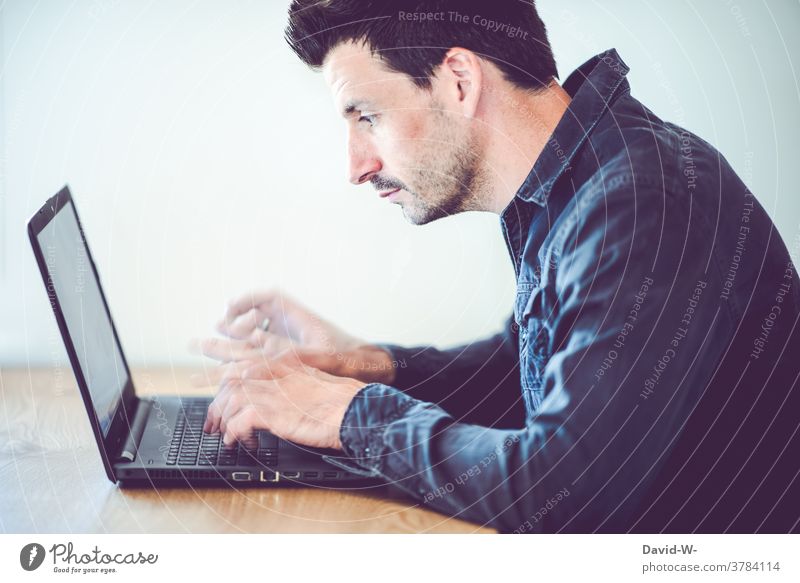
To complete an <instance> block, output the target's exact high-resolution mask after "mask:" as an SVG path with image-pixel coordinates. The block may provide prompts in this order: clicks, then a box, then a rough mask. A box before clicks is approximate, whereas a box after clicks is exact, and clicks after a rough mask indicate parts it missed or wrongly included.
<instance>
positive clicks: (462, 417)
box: [380, 318, 524, 428]
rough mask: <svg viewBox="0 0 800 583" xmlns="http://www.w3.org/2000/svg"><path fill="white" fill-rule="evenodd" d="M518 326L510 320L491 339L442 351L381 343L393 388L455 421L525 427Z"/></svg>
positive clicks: (432, 348) (428, 347)
mask: <svg viewBox="0 0 800 583" xmlns="http://www.w3.org/2000/svg"><path fill="white" fill-rule="evenodd" d="M517 337H518V326H517V324H516V322H514V319H513V318H509V319H508V320H507V321H506V323H505V326H504V328H503V331H502V332H500V333H499V334H496V335H494V336H492V337H490V338H487V339H484V340H481V341H478V342H473V343H470V344H466V345H464V346H459V347H457V348H452V349H449V350H439V349H436V348H434V347H431V346H420V347H415V348H406V347H402V346H397V345H394V344H381V345H380V346H381V348H383V349H384V350H386V351H387V352H389V354H390V355H391V357H392V361H393V363H395V371H396V376H395V380H394V383H393V386H394V387H395V388H398V389H400V390H402V391H403V392H405V393H406V394H407V395H409V396H411V397H414V398H416V399H419V400H422V401H428V402H432V403H436V404H437V405H439V406H440V407H442V408H443V409H445V410H446V411H448V412H449V413H450V414H451V415H453V417H454V418H455V419H458V420H459V421H462V422H466V423H477V424H480V425H487V426H493V427H517V428H519V427H522V425H523V424H524V413H523V410H522V407H521V405H522V397H521V393H520V383H519V352H518V350H519V349H518V343H517Z"/></svg>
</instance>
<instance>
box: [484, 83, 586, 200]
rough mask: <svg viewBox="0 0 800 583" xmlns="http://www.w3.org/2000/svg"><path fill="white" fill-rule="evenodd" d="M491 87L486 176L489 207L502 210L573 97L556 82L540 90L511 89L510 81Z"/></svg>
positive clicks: (486, 141) (511, 197) (489, 94)
mask: <svg viewBox="0 0 800 583" xmlns="http://www.w3.org/2000/svg"><path fill="white" fill-rule="evenodd" d="M485 89H486V99H487V101H486V107H485V109H484V111H485V112H486V115H485V117H484V122H485V124H486V125H485V128H486V129H485V132H486V134H485V138H486V140H485V143H486V149H485V152H486V155H485V157H484V176H485V177H486V178H487V184H488V186H489V190H490V192H489V193H488V197H487V199H486V201H487V206H488V207H489V208H486V210H487V211H492V212H495V213H498V214H500V213H502V212H503V210H504V209H505V208H506V207H507V206H508V205H509V203H510V202H511V201H512V200H513V198H514V196H515V195H516V193H517V190H519V187H520V186H522V183H523V182H525V179H526V178H527V177H528V174H530V171H531V168H533V165H534V163H535V162H536V159H537V158H538V157H539V154H541V153H542V150H544V147H545V145H546V144H547V142H548V141H549V140H550V138H551V136H552V134H553V130H555V128H556V125H558V122H559V121H560V120H561V117H562V116H563V115H564V112H565V111H566V110H567V107H568V106H569V103H570V96H569V94H568V93H567V92H566V91H564V90H563V89H562V88H561V86H560V85H559V84H558V83H556V82H555V81H553V82H552V83H551V84H550V85H549V86H548V87H547V88H546V89H544V90H543V91H540V92H538V93H536V94H532V93H529V92H526V91H522V90H519V89H512V90H508V83H507V82H496V83H493V84H491V85H490V86H489V87H487V88H485Z"/></svg>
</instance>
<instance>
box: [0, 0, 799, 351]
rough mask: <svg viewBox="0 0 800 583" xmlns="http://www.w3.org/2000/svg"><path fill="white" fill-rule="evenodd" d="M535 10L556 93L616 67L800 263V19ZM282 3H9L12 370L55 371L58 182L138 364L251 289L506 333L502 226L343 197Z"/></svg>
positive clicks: (611, 6) (328, 121)
mask: <svg viewBox="0 0 800 583" xmlns="http://www.w3.org/2000/svg"><path fill="white" fill-rule="evenodd" d="M538 4H539V8H540V10H541V12H542V14H543V17H544V18H545V21H546V22H547V23H548V26H549V29H550V34H551V40H552V41H553V44H554V46H555V49H556V55H557V58H558V62H559V68H560V70H561V72H562V79H563V78H566V75H567V74H568V73H569V72H570V71H571V70H572V69H574V68H575V67H576V66H577V65H579V64H580V63H581V62H583V61H584V60H585V59H586V58H588V57H589V56H591V55H592V54H594V53H596V52H599V51H601V50H603V49H605V48H608V47H611V46H615V47H616V48H617V49H618V50H619V51H620V53H621V55H622V56H623V58H624V59H625V61H626V62H627V63H628V64H629V65H630V66H631V68H632V71H631V74H630V79H631V83H632V85H633V91H634V95H636V96H638V97H639V98H640V99H642V100H643V101H644V102H645V103H647V104H648V105H650V107H651V109H653V110H654V111H655V112H656V113H658V114H660V115H662V116H664V117H666V118H667V119H670V120H672V121H676V122H678V123H681V124H683V125H686V126H687V127H688V128H689V129H691V130H693V131H695V132H697V133H699V134H700V135H702V136H704V137H705V138H707V139H708V140H709V141H711V142H712V143H714V144H716V145H717V146H718V147H719V148H720V149H721V150H722V151H723V153H724V154H725V155H726V156H727V157H728V159H729V160H730V161H731V163H732V164H733V165H734V166H735V167H736V168H737V169H738V170H739V171H740V173H741V174H742V176H743V177H744V178H745V181H746V182H747V183H748V184H749V185H750V186H751V188H752V189H753V190H754V192H755V193H756V195H757V196H758V198H759V199H760V200H761V202H762V204H764V206H765V207H766V208H767V209H769V211H770V213H771V214H772V215H773V216H774V217H775V220H776V223H777V224H778V226H779V228H780V229H781V231H782V232H783V234H784V236H785V238H787V240H790V246H791V241H792V240H794V238H795V237H796V236H797V234H798V233H800V229H799V225H800V201H798V196H797V188H796V186H795V183H794V178H795V176H794V174H795V172H793V170H794V167H795V166H796V165H797V160H799V159H800V131H798V130H800V108H798V98H799V97H800V92H798V81H797V77H796V74H795V69H796V65H797V57H798V55H800V52H799V51H798V48H800V40H798V39H799V38H800V37H798V28H799V27H800V5H798V3H797V2H796V1H792V0H783V1H774V2H770V3H769V5H767V4H766V3H756V2H748V3H744V2H743V3H742V5H741V6H739V5H736V4H735V3H733V2H726V1H725V0H720V1H712V0H706V1H704V2H698V1H692V2H678V3H672V2H670V3H663V2H662V3H656V2H655V1H650V2H634V1H632V0H631V1H626V2H622V1H620V0H614V1H608V0H605V1H603V2H602V3H601V2H589V1H586V2H573V3H570V5H569V8H564V5H565V3H563V2H559V1H557V0H547V1H544V0H540V1H539V3H538ZM287 5H288V2H285V1H274V0H270V1H269V2H246V1H239V2H226V3H225V4H224V6H225V10H224V12H223V11H222V9H221V8H220V6H222V4H220V3H218V2H211V1H201V2H149V3H145V2H139V1H132V0H119V1H114V0H106V1H101V0H92V1H83V0H80V1H76V2H61V1H55V0H43V1H41V2H30V1H26V0H6V2H5V3H3V4H2V8H0V24H1V26H0V43H1V44H2V52H0V54H1V55H2V61H1V62H0V75H1V76H0V86H1V87H2V94H1V95H0V107H2V114H1V115H0V132H2V134H1V135H2V140H0V227H2V238H0V245H1V246H2V247H1V248H0V260H2V264H0V293H1V294H2V295H0V298H1V300H2V301H0V364H27V363H45V364H47V363H53V362H62V361H63V359H64V355H63V352H62V350H61V346H60V340H59V338H58V336H57V332H56V329H55V325H54V322H53V317H52V314H51V313H50V309H49V306H48V304H47V300H46V295H45V293H44V290H43V287H42V284H41V282H40V279H39V275H38V273H37V271H36V267H35V264H34V261H33V257H32V254H31V252H30V249H29V246H28V243H27V239H26V236H25V230H24V228H25V227H24V226H25V222H26V220H27V218H28V217H29V216H30V215H31V214H32V213H33V212H34V211H35V210H36V209H37V208H38V206H39V205H40V204H41V203H42V202H43V201H44V200H45V199H46V198H47V197H48V196H50V195H52V194H53V193H55V192H56V191H57V190H58V189H59V188H60V187H61V186H62V185H63V184H64V183H69V185H70V187H71V188H72V191H73V194H74V196H75V198H76V199H77V202H78V206H79V211H80V212H81V215H82V220H83V222H84V225H85V228H86V231H87V236H88V238H89V242H90V244H91V245H92V248H93V252H94V254H95V259H96V260H97V263H98V267H99V269H100V271H101V273H102V275H103V280H104V285H105V287H106V291H107V294H108V296H109V301H110V304H111V309H112V311H113V314H114V316H115V319H116V321H117V325H118V328H119V331H120V333H121V335H122V339H123V344H124V346H125V349H126V351H127V353H128V357H129V359H130V360H131V361H132V362H133V363H135V364H156V363H186V362H194V360H193V358H192V357H190V356H189V355H188V354H187V352H186V350H185V345H186V342H187V341H188V339H189V338H190V337H192V336H197V335H204V334H206V333H207V332H208V331H209V327H210V325H211V324H212V322H214V321H215V320H216V319H217V317H218V316H219V315H220V313H221V309H222V307H223V304H224V301H225V300H226V299H227V298H228V297H230V296H232V295H235V294H237V293H239V292H241V291H244V290H247V289H250V288H253V287H263V286H273V285H278V286H281V287H283V288H285V289H287V290H289V291H290V292H292V293H294V294H295V295H296V296H298V297H299V298H300V299H302V300H304V301H306V302H308V303H309V304H311V305H313V306H314V307H315V308H316V309H317V310H318V311H320V312H321V313H322V314H323V315H326V316H329V317H330V318H331V319H333V320H334V321H336V322H337V323H339V324H341V325H342V326H345V327H346V328H348V329H349V330H351V331H352V332H354V333H356V334H360V335H363V336H365V337H368V338H371V339H375V340H392V341H397V342H403V343H422V342H426V343H427V342H430V343H434V344H439V345H449V344H453V343H456V342H460V341H466V340H469V339H472V338H475V337H477V336H480V335H483V334H487V333H489V332H492V331H494V330H496V329H497V328H498V327H499V325H500V323H501V322H502V320H503V318H504V317H505V316H506V315H507V313H508V312H509V311H510V305H511V304H510V302H511V298H512V297H513V289H514V288H513V271H512V269H511V265H510V263H509V261H508V256H507V252H506V250H505V247H504V245H503V242H502V239H501V237H500V233H499V228H498V221H497V217H496V216H494V215H488V214H473V215H462V216H459V217H455V218H453V219H448V220H446V221H440V222H437V223H434V224H432V225H429V226H426V227H413V226H411V225H408V224H407V223H406V222H405V221H404V219H403V218H402V215H401V213H400V209H398V208H397V207H395V206H393V205H388V204H386V203H385V202H382V201H379V200H377V197H376V196H375V194H374V191H373V190H372V188H371V187H361V188H356V187H353V186H351V185H349V184H348V183H347V181H346V179H345V152H344V133H343V126H342V125H341V124H342V122H341V121H340V120H339V118H338V117H337V115H336V114H335V112H334V110H333V106H332V103H331V100H330V97H329V95H328V92H327V89H326V88H325V86H324V83H323V80H322V78H321V77H320V76H319V75H315V74H311V73H309V72H308V71H307V70H306V68H305V67H304V66H303V65H302V64H300V63H299V62H298V61H297V60H296V58H295V57H294V56H293V55H292V54H291V53H290V51H289V49H288V48H287V47H286V45H285V42H284V41H283V38H282V31H283V27H284V24H285V10H286V6H287ZM793 249H794V250H795V251H796V246H795V248H793Z"/></svg>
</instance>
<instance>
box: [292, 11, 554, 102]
mask: <svg viewBox="0 0 800 583" xmlns="http://www.w3.org/2000/svg"><path fill="white" fill-rule="evenodd" d="M286 40H287V41H288V42H289V45H290V46H291V47H292V50H294V52H295V53H297V55H298V56H299V57H300V59H302V60H303V62H305V63H306V64H307V65H309V66H311V67H314V68H318V67H320V66H321V65H322V63H323V62H324V60H325V57H326V56H327V55H328V53H329V52H330V50H331V49H333V48H334V47H335V46H337V45H338V44H340V43H342V42H347V41H353V42H363V43H364V44H365V46H368V47H369V48H370V49H371V50H372V51H373V52H374V53H375V54H377V55H379V56H380V58H381V59H382V60H383V62H384V63H385V64H386V65H387V67H388V68H389V69H391V70H394V71H398V72H402V73H406V74H407V75H409V76H410V77H411V78H412V79H413V81H414V83H416V84H417V85H418V86H419V87H423V88H429V87H430V78H431V76H432V75H433V72H434V70H435V69H436V67H438V66H439V65H440V64H441V63H442V61H443V60H444V56H445V54H446V53H447V51H448V50H449V49H450V48H452V47H454V46H460V47H464V48H466V49H469V50H471V51H473V52H474V53H475V54H477V55H478V56H480V57H481V58H484V59H487V60H489V61H491V62H492V63H494V64H495V65H496V66H497V67H498V68H499V69H500V70H501V71H502V72H503V74H504V76H505V78H506V79H507V80H508V81H510V82H512V83H514V84H515V85H517V86H519V87H523V88H528V89H533V90H538V89H541V88H543V87H545V86H546V85H547V84H548V83H549V82H550V81H551V80H552V79H553V78H555V77H558V71H557V69H556V63H555V59H554V58H553V51H552V49H551V48H550V43H549V42H548V40H547V31H546V29H545V26H544V23H543V22H542V20H541V19H540V18H539V14H538V13H537V12H536V7H535V5H534V2H533V0H488V1H487V0H483V1H480V2H477V1H473V0H428V1H424V0H293V2H292V4H291V6H290V7H289V24H288V26H287V28H286Z"/></svg>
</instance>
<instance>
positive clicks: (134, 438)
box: [117, 399, 153, 462]
mask: <svg viewBox="0 0 800 583" xmlns="http://www.w3.org/2000/svg"><path fill="white" fill-rule="evenodd" d="M152 406H153V402H152V401H151V400H149V399H140V400H139V404H138V406H137V407H136V414H135V415H134V416H133V422H132V423H131V428H130V431H129V432H128V437H127V439H126V440H125V443H124V444H123V445H122V449H121V450H120V453H119V457H118V459H117V461H120V462H132V461H133V460H135V459H136V453H137V451H138V449H139V443H140V442H141V441H142V434H143V433H144V428H145V427H146V426H147V417H148V416H149V415H150V409H151V408H152Z"/></svg>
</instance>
